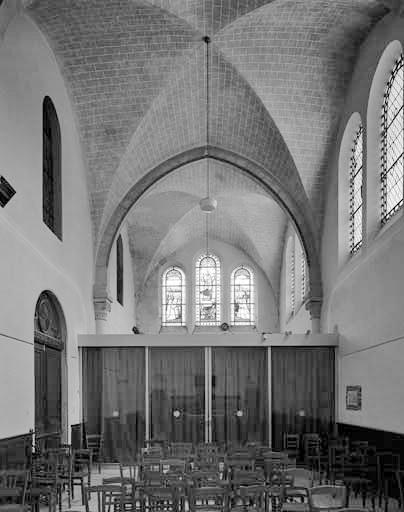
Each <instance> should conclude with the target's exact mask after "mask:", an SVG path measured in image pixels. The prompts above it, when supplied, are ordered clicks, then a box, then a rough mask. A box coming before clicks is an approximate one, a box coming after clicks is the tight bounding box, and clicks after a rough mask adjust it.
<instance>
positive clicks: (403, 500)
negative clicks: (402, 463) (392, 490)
mask: <svg viewBox="0 0 404 512" xmlns="http://www.w3.org/2000/svg"><path fill="white" fill-rule="evenodd" d="M395 476H396V481H397V486H398V492H399V494H400V511H401V512H404V470H403V469H397V470H396V472H395Z"/></svg>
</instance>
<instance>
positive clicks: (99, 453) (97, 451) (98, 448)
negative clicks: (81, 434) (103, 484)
mask: <svg viewBox="0 0 404 512" xmlns="http://www.w3.org/2000/svg"><path fill="white" fill-rule="evenodd" d="M86 446H87V449H88V450H90V452H91V463H92V464H93V463H94V462H95V461H96V462H97V466H98V473H101V461H102V458H103V451H104V437H103V435H102V434H86Z"/></svg>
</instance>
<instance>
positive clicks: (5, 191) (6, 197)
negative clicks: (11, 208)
mask: <svg viewBox="0 0 404 512" xmlns="http://www.w3.org/2000/svg"><path fill="white" fill-rule="evenodd" d="M14 194H15V190H14V189H13V187H12V186H11V185H10V183H9V182H8V181H7V180H6V178H4V176H0V206H2V207H3V208H4V206H6V204H7V203H8V202H9V201H10V199H11V198H12V197H13V195H14Z"/></svg>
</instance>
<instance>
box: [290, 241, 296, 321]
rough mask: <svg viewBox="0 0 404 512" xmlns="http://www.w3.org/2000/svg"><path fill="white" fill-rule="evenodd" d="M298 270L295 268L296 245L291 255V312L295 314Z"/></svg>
mask: <svg viewBox="0 0 404 512" xmlns="http://www.w3.org/2000/svg"><path fill="white" fill-rule="evenodd" d="M295 292H296V268H295V251H294V244H292V251H291V253H290V312H291V314H293V313H294V312H295V306H296V293H295Z"/></svg>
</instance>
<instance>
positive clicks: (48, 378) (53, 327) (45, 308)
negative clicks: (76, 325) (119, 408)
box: [34, 291, 66, 434]
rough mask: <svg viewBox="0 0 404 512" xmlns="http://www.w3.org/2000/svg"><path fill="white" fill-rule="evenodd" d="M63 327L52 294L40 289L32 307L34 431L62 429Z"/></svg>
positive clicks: (59, 307) (59, 310)
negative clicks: (33, 313)
mask: <svg viewBox="0 0 404 512" xmlns="http://www.w3.org/2000/svg"><path fill="white" fill-rule="evenodd" d="M65 339H66V328H65V320H64V315H63V311H62V308H61V306H60V304H59V302H58V300H57V299H56V297H55V296H54V295H53V294H52V293H51V292H48V291H45V292H42V293H41V295H40V297H39V299H38V301H37V304H36V308H35V327H34V340H35V431H36V432H37V433H38V434H39V433H40V434H45V433H53V432H62V427H63V421H62V417H63V413H62V373H63V368H62V354H63V351H64V347H65Z"/></svg>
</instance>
